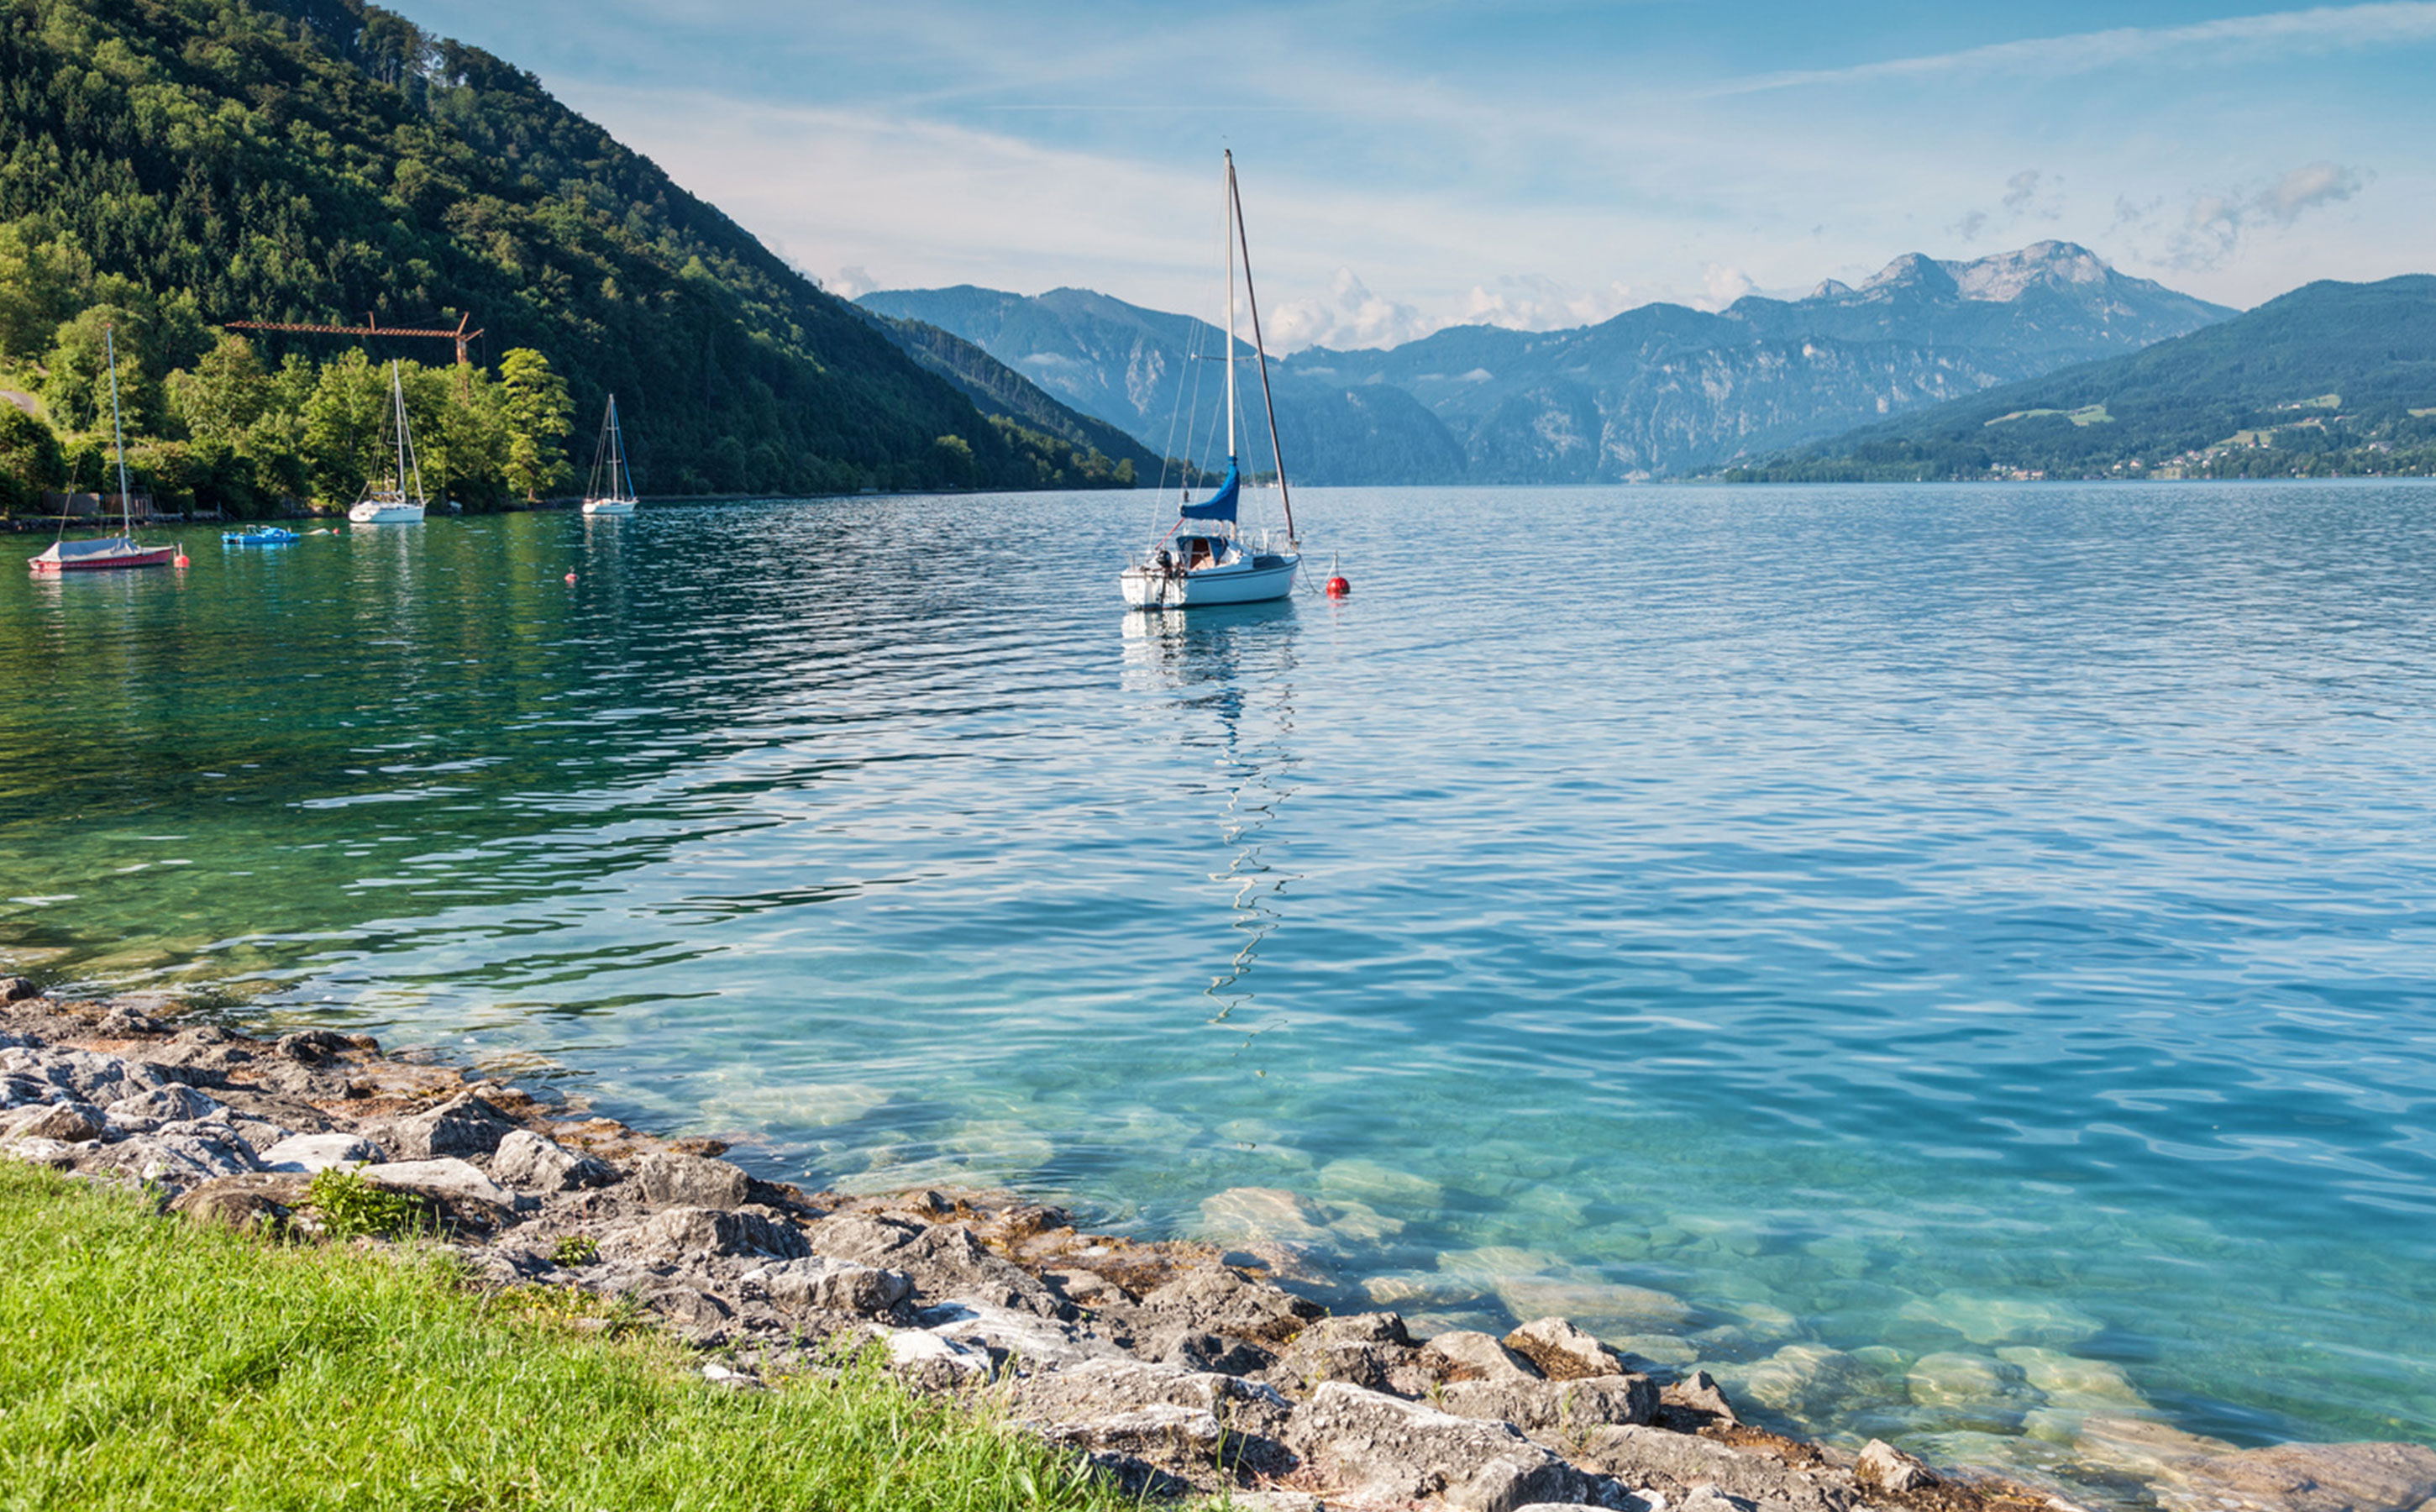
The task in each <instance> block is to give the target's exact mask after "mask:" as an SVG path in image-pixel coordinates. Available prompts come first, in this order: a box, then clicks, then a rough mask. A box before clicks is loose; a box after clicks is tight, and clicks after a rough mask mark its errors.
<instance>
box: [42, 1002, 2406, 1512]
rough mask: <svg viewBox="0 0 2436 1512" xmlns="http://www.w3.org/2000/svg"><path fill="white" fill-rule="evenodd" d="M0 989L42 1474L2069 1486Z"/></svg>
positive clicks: (1188, 1492)
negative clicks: (1804, 1431)
mask: <svg viewBox="0 0 2436 1512" xmlns="http://www.w3.org/2000/svg"><path fill="white" fill-rule="evenodd" d="M0 1004H5V1006H0V1155H6V1156H9V1157H10V1158H9V1159H7V1160H0V1217H4V1218H5V1221H0V1236H5V1238H0V1331H5V1332H6V1333H7V1334H8V1336H9V1337H12V1338H16V1339H19V1340H31V1341H34V1344H35V1347H32V1348H25V1347H20V1348H18V1349H13V1350H10V1351H8V1352H7V1354H6V1356H5V1357H0V1382H5V1389H6V1392H7V1400H8V1401H9V1408H8V1419H9V1426H10V1431H9V1435H8V1438H9V1444H8V1447H7V1448H6V1449H5V1450H0V1464H5V1465H6V1466H7V1467H8V1470H9V1477H10V1484H11V1486H12V1488H13V1490H14V1491H15V1492H16V1493H17V1494H21V1495H26V1496H29V1497H30V1498H31V1501H32V1503H35V1504H70V1503H93V1502H95V1501H96V1499H98V1501H99V1502H100V1503H106V1504H109V1505H113V1506H130V1507H134V1506H169V1505H179V1506H183V1505H188V1504H192V1503H193V1501H194V1500H195V1493H197V1492H198V1491H202V1492H205V1493H207V1495H206V1499H211V1498H213V1497H217V1496H220V1495H224V1493H225V1491H226V1488H227V1487H229V1486H247V1487H249V1488H250V1489H251V1490H252V1491H253V1492H256V1493H258V1494H259V1495H260V1496H261V1497H262V1498H263V1499H264V1500H265V1502H266V1503H277V1504H282V1505H369V1504H377V1505H383V1506H415V1507H421V1506H431V1507H463V1506H500V1507H505V1506H520V1507H521V1506H531V1507H558V1506H566V1507H593V1506H599V1505H618V1506H643V1505H674V1504H683V1505H687V1506H755V1507H758V1506H781V1505H784V1506H806V1505H818V1506H820V1507H823V1508H824V1509H838V1512H853V1509H860V1508H864V1507H870V1508H873V1509H874V1512H877V1509H879V1508H880V1507H883V1506H886V1507H896V1506H905V1507H913V1508H923V1507H932V1506H937V1507H956V1508H972V1509H995V1508H998V1507H1026V1508H1043V1509H1054V1512H1065V1509H1069V1508H1071V1509H1074V1512H1099V1509H1101V1508H1113V1507H1116V1506H1119V1505H1122V1504H1127V1503H1131V1502H1132V1501H1134V1500H1136V1499H1138V1498H1142V1497H1151V1498H1158V1499H1167V1498H1178V1497H1181V1498H1190V1499H1194V1500H1205V1501H1206V1500H1211V1499H1218V1500H1223V1501H1224V1502H1226V1503H1231V1504H1233V1505H1236V1506H1244V1507H1254V1508H1262V1509H1267V1512H1318V1509H1320V1508H1322V1507H1327V1506H1356V1507H1359V1506H1374V1505H1392V1506H1397V1507H1411V1506H1414V1505H1416V1504H1421V1503H1428V1504H1434V1505H1443V1506H1445V1507H1447V1508H1450V1509H1453V1512H1517V1509H1518V1508H1522V1507H1524V1506H1530V1505H1540V1504H1546V1503H1569V1504H1584V1503H1587V1504H1591V1505H1597V1506H1603V1507H1606V1508H1609V1509H1611V1512H1856V1509H1859V1508H1862V1507H1869V1508H1875V1509H1879V1512H2074V1509H2075V1508H2076V1506H2077V1505H2078V1504H2079V1502H2078V1501H2077V1500H2076V1493H2072V1492H2068V1491H2067V1489H2066V1488H2065V1487H2063V1486H2061V1485H2042V1484H2029V1483H2026V1482H2024V1481H2021V1480H2018V1479H2010V1478H2007V1477H2004V1476H2000V1475H1997V1474H1995V1473H1992V1472H1988V1471H1982V1470H1974V1469H1967V1468H1954V1467H1931V1466H1929V1465H1927V1464H1925V1463H1923V1462H1922V1461H1921V1460H1918V1459H1916V1458H1913V1457H1912V1456H1910V1455H1907V1454H1904V1453H1902V1452H1900V1451H1896V1450H1895V1449H1893V1448H1890V1447H1889V1446H1888V1445H1886V1444H1883V1443H1879V1442H1876V1441H1871V1442H1870V1443H1868V1444H1866V1445H1863V1446H1859V1447H1857V1448H1856V1449H1855V1448H1850V1447H1839V1446H1831V1445H1823V1444H1818V1443H1812V1442H1806V1441H1803V1440H1801V1439H1799V1438H1794V1437H1790V1436H1787V1435H1785V1434H1781V1433H1777V1432H1773V1431H1771V1430H1770V1429H1769V1428H1767V1427H1766V1426H1763V1425H1762V1424H1760V1423H1756V1422H1751V1421H1746V1420H1744V1417H1745V1416H1746V1415H1747V1414H1748V1412H1749V1407H1748V1406H1746V1407H1745V1409H1744V1411H1743V1412H1738V1411H1737V1405H1736V1403H1735V1401H1733V1400H1732V1399H1730V1398H1729V1396H1728V1394H1727V1392H1726V1391H1725V1390H1724V1389H1723V1388H1721V1387H1720V1385H1719V1384H1718V1383H1717V1382H1716V1381H1715V1380H1714V1379H1713V1378H1712V1377H1710V1376H1709V1375H1708V1374H1706V1373H1705V1372H1703V1371H1699V1370H1697V1369H1685V1370H1682V1371H1680V1372H1671V1371H1669V1370H1667V1369H1665V1368H1663V1367H1662V1366H1660V1365H1658V1364H1654V1363H1652V1362H1650V1361H1648V1360H1645V1359H1642V1358H1640V1357H1637V1356H1634V1355H1631V1354H1628V1353H1627V1352H1625V1351H1623V1350H1620V1349H1617V1348H1615V1347H1612V1346H1610V1345H1609V1344H1607V1343H1605V1342H1602V1341H1601V1340H1600V1339H1598V1338H1596V1337H1594V1336H1592V1334H1591V1333H1590V1332H1588V1331H1586V1330H1583V1329H1581V1328H1578V1327H1576V1326H1575V1324H1574V1323H1572V1322H1570V1321H1568V1320H1567V1319H1565V1318H1561V1317H1544V1318H1535V1319H1530V1320H1527V1321H1523V1322H1522V1323H1521V1325H1520V1326H1519V1327H1517V1328H1516V1329H1514V1330H1512V1331H1510V1332H1508V1333H1506V1334H1505V1335H1504V1336H1503V1337H1502V1338H1501V1337H1497V1336H1493V1335H1491V1334H1488V1333H1486V1332H1476V1331H1470V1330H1453V1331H1443V1332H1440V1333H1437V1334H1435V1336H1432V1337H1428V1338H1417V1337H1415V1336H1414V1335H1413V1333H1412V1332H1411V1331H1410V1330H1408V1329H1407V1327H1406V1323H1405V1320H1404V1319H1403V1318H1402V1317H1401V1315H1399V1314H1398V1313H1396V1312H1387V1311H1378V1312H1357V1313H1351V1314H1338V1315H1331V1313H1329V1312H1327V1310H1326V1309H1324V1308H1322V1307H1321V1306H1319V1305H1318V1304H1317V1303H1315V1302H1314V1301H1312V1300H1310V1299H1309V1298H1308V1297H1307V1296H1306V1295H1302V1292H1301V1291H1298V1290H1297V1289H1296V1281H1297V1279H1298V1278H1303V1277H1302V1274H1301V1268H1300V1263H1299V1260H1298V1257H1297V1254H1296V1250H1295V1249H1294V1247H1293V1246H1292V1245H1291V1244H1288V1243H1279V1242H1275V1241H1264V1240H1261V1239H1259V1238H1257V1237H1246V1238H1244V1239H1243V1240H1241V1241H1240V1242H1239V1243H1236V1245H1235V1247H1233V1248H1231V1249H1222V1248H1220V1247H1218V1246H1217V1245H1214V1244H1211V1243H1200V1242H1193V1241H1182V1240H1158V1241H1144V1240H1132V1239H1123V1238H1112V1237H1108V1236H1103V1235H1093V1234H1088V1233H1083V1232H1079V1231H1078V1230H1077V1229H1076V1228H1075V1227H1074V1225H1072V1223H1071V1222H1070V1219H1069V1218H1068V1216H1067V1215H1066V1214H1064V1213H1062V1212H1060V1211H1057V1210H1056V1209H1053V1208H1044V1207H1040V1206H1038V1205H1035V1204H1033V1203H1030V1202H1028V1201H1026V1200H1025V1199H1024V1198H1022V1197H1021V1196H1020V1195H1019V1194H1013V1193H1005V1192H969V1191H939V1190H918V1191H909V1192H896V1193H888V1194H880V1195H854V1194H847V1193H842V1192H836V1191H823V1192H806V1191H803V1190H799V1189H797V1188H795V1187H792V1186H786V1185H781V1184H777V1183H773V1182H767V1181H763V1180H760V1179H758V1178H756V1177H754V1176H752V1175H751V1174H749V1173H747V1172H745V1171H744V1170H743V1169H741V1168H740V1167H738V1166H736V1165H733V1164H730V1163H729V1162H727V1161H725V1160H722V1159H721V1158H719V1156H721V1155H722V1154H723V1153H724V1151H725V1149H726V1146H724V1145H723V1144H722V1143H720V1142H719V1141H716V1140H706V1139H664V1138H653V1137H652V1136H650V1135H648V1134H645V1133H642V1132H640V1131H637V1130H635V1129H633V1128H630V1127H628V1126H626V1125H624V1124H621V1123H618V1122H616V1121H612V1120H608V1119H602V1118H593V1117H587V1116H584V1113H583V1109H581V1108H575V1107H568V1106H564V1105H555V1104H547V1103H544V1102H541V1101H538V1100H536V1099H534V1098H533V1097H531V1096H530V1095H528V1094H527V1093H525V1092H522V1091H520V1090H518V1089H516V1088H514V1087H513V1086H500V1085H497V1084H495V1083H490V1082H486V1081H484V1080H482V1079H480V1078H479V1076H474V1075H469V1074H468V1073H466V1072H465V1071H462V1070H461V1069H455V1068H452V1067H449V1066H446V1065H444V1064H439V1063H436V1062H433V1061H430V1060H426V1059H422V1058H417V1057H399V1056H393V1055H387V1054H384V1053H382V1052H381V1051H380V1050H379V1048H378V1047H377V1045H375V1044H374V1042H373V1041H371V1040H370V1039H368V1038H362V1037H351V1036H346V1035H341V1034H335V1033H332V1032H329V1031H326V1030H303V1031H299V1032H294V1033H288V1034H281V1035H278V1036H277V1037H274V1038H257V1037H251V1036H248V1035H245V1034H236V1033H233V1032H232V1031H230V1030H229V1029H227V1028H225V1027H222V1026H220V1025H219V1024H217V1023H215V1022H211V1021H184V1022H181V1021H177V1020H169V1021H163V1020H160V1019H155V1018H154V1017H150V1013H149V1012H148V1011H147V1008H148V1006H151V1007H152V1008H153V1011H160V1010H159V1009H158V1008H157V1005H149V1004H144V1005H139V1003H138V1002H136V1001H134V1000H128V1001H108V1000H100V1001H61V1000H53V999H48V998H45V997H43V996H41V995H40V994H39V992H38V991H37V990H36V989H35V987H34V985H33V984H32V983H31V982H26V980H25V979H23V978H11V979H7V980H6V981H0ZM43 1168H48V1169H47V1170H45V1169H43ZM1273 1195H1279V1196H1281V1195H1283V1194H1273ZM1304 1290H1308V1288H1304ZM1788 1352H1789V1351H1788ZM2032 1352H2034V1353H2042V1354H2044V1351H2032ZM1812 1353H1814V1354H1818V1355H1821V1356H1824V1355H1832V1354H1833V1353H1834V1351H1829V1350H1819V1349H1817V1348H1816V1347H1812ZM1780 1359H1781V1360H1782V1359H1783V1355H1781V1356H1780ZM2075 1365H2078V1366H2080V1367H2082V1368H2083V1369H2084V1371H2086V1370H2087V1369H2089V1368H2092V1367H2093V1363H2091V1362H2072V1361H2066V1360H2064V1358H2063V1357H2062V1356H2057V1357H2056V1358H2055V1360H2054V1361H2052V1362H2048V1363H2047V1368H2049V1369H2050V1370H2057V1371H2062V1370H2068V1369H2069V1368H2071V1367H2072V1366H2075ZM2095 1368H2097V1369H2100V1370H2102V1369H2103V1368H2104V1367H2102V1366H2096V1367H2095ZM1810 1384H1811V1387H1812V1388H1814V1389H1818V1390H1834V1389H1836V1387H1837V1382H1836V1378H1835V1375H1834V1372H1833V1371H1832V1370H1829V1371H1822V1372H1819V1373H1818V1379H1816V1380H1815V1381H1813V1382H1811V1383H1810ZM2099 1384H2100V1385H2101V1386H2102V1384H2103V1383H2102V1382H2100V1383H2099ZM2097 1395H2098V1396H2099V1397H2100V1398H2104V1397H2105V1396H2106V1393H2105V1392H2104V1391H2103V1390H2100V1391H2099V1392H2098V1394H2097ZM2100 1405H2103V1403H2101V1404H2100ZM2079 1427H2080V1434H2081V1443H2082V1449H2083V1451H2084V1452H2085V1453H2086V1454H2088V1455H2089V1456H2090V1457H2091V1458H2092V1459H2093V1460H2097V1459H2099V1458H2105V1459H2106V1460H2107V1464H2106V1467H2105V1474H2104V1476H2103V1477H2102V1480H2103V1481H2104V1486H2105V1489H2106V1491H2107V1492H2108V1494H2107V1495H2106V1496H2105V1497H2104V1498H2102V1500H2106V1501H2112V1502H2114V1503H2116V1504H2120V1505H2125V1506H2148V1505H2153V1506H2157V1507H2160V1508H2163V1509H2164V1512H2420V1509H2421V1508H2422V1507H2423V1505H2424V1504H2425V1503H2427V1502H2429V1501H2430V1500H2431V1499H2436V1451H2431V1450H2429V1449H2427V1448H2426V1447H2423V1446H2417V1445H2408V1444H2350V1445H2312V1444H2292V1445H2281V1446H2274V1447H2270V1448H2263V1449H2249V1450H2242V1449H2236V1448H2235V1447H2234V1446H2232V1445H2230V1444H2225V1443H2221V1442H2219V1441H2216V1440H2210V1439H2202V1438H2198V1437H2195V1436H2194V1435H2190V1434H2184V1433H2181V1432H2179V1431H2177V1430H2175V1429H2174V1428H2173V1427H2171V1426H2170V1425H2169V1424H2168V1423H2166V1422H2165V1421H2163V1420H2162V1419H2160V1418H2159V1417H2158V1416H2156V1415H2154V1414H2153V1413H2150V1412H2148V1411H2146V1410H2144V1409H2143V1408H2142V1407H2140V1406H2138V1405H2136V1398H2135V1399H2132V1401H2131V1402H2129V1403H2127V1402H2125V1401H2123V1400H2122V1399H2119V1398H2117V1399H2114V1400H2113V1402H2112V1410H2111V1411H2096V1410H2093V1411H2090V1412H2089V1413H2087V1414H2086V1415H2085V1416H2084V1417H2083V1418H2082V1419H2081V1421H2080V1425H2079ZM2077 1494H2078V1498H2079V1501H2087V1500H2097V1498H2092V1497H2090V1496H2089V1495H2088V1494H2087V1493H2085V1492H2082V1493H2077Z"/></svg>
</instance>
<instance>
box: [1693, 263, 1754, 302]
mask: <svg viewBox="0 0 2436 1512" xmlns="http://www.w3.org/2000/svg"><path fill="white" fill-rule="evenodd" d="M1700 285H1701V287H1702V288H1704V289H1705V290H1706V291H1707V293H1706V297H1705V298H1701V299H1696V300H1694V301H1693V302H1692V303H1693V304H1695V305H1696V306H1697V307H1698V308H1700V309H1704V310H1721V309H1724V308H1725V307H1726V306H1727V305H1729V304H1732V303H1733V302H1734V301H1736V300H1738V299H1740V298H1742V297H1743V296H1744V295H1745V294H1748V293H1749V292H1750V291H1751V290H1752V289H1755V288H1757V287H1759V286H1758V285H1757V284H1755V283H1753V282H1752V281H1751V276H1750V275H1749V273H1746V272H1744V271H1743V270H1742V269H1739V268H1728V267H1725V266H1723V265H1722V264H1719V263H1711V264H1710V265H1709V266H1708V268H1707V269H1705V270H1704V271H1703V272H1702V273H1701V275H1700Z"/></svg>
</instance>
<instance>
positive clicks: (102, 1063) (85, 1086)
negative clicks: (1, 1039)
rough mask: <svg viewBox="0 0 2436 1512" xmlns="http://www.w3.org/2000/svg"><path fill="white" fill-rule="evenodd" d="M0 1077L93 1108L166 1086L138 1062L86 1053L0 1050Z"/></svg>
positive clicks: (151, 1069)
mask: <svg viewBox="0 0 2436 1512" xmlns="http://www.w3.org/2000/svg"><path fill="white" fill-rule="evenodd" d="M0 1073H8V1074H11V1075H19V1076H24V1077H26V1079H28V1080H30V1081H38V1082H46V1083H48V1084H49V1085H51V1086H55V1087H58V1088H59V1089H60V1090H61V1091H62V1092H65V1093H66V1094H68V1096H69V1097H71V1098H73V1099H75V1100H76V1101H77V1102H79V1103H90V1104H94V1105H96V1106H97V1107H107V1106H108V1105H109V1104H113V1103H115V1102H117V1101H118V1100H119V1099H120V1098H123V1097H133V1096H134V1095H135V1094H137V1093H138V1092H148V1091H150V1090H151V1089H152V1088H154V1087H156V1086H165V1085H166V1083H167V1082H168V1078H167V1077H165V1076H164V1075H162V1074H161V1072H160V1070H159V1069H157V1068H154V1067H152V1066H148V1065H146V1064H145V1063H144V1062H142V1061H131V1060H129V1059H127V1058H126V1057H124V1056H120V1055H102V1054H97V1053H96V1052H95V1051H89V1050H49V1049H30V1048H29V1049H15V1050H0Z"/></svg>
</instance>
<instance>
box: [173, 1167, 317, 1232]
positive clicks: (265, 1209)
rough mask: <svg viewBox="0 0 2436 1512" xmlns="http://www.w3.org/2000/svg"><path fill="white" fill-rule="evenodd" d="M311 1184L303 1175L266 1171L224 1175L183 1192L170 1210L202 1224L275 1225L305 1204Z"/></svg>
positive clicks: (250, 1227) (257, 1226)
mask: <svg viewBox="0 0 2436 1512" xmlns="http://www.w3.org/2000/svg"><path fill="white" fill-rule="evenodd" d="M308 1186H309V1183H307V1182H306V1180H305V1178H304V1177H302V1176H297V1175H287V1174H276V1173H264V1172H255V1173H247V1174H244V1175H236V1176H220V1177H217V1178H216V1179H214V1180H211V1181H206V1182H203V1183H201V1184H200V1185H199V1186H196V1187H194V1188H192V1189H190V1190H187V1191H185V1192H183V1193H182V1194H180V1195H179V1196H178V1197H177V1198H176V1199H175V1200H174V1201H172V1202H171V1203H170V1204H169V1210H170V1211H171V1212H173V1213H178V1214H180V1215H182V1216H183V1217H185V1218H187V1219H189V1220H191V1221H193V1222H195V1223H199V1224H219V1225H223V1226H225V1227H229V1228H245V1229H252V1228H268V1227H273V1226H276V1225H279V1224H282V1223H285V1222H286V1221H287V1218H288V1216H289V1215H290V1214H291V1213H293V1212H294V1211H295V1210H296V1209H297V1208H301V1207H303V1206H304V1205H305V1191H306V1190H307V1189H308Z"/></svg>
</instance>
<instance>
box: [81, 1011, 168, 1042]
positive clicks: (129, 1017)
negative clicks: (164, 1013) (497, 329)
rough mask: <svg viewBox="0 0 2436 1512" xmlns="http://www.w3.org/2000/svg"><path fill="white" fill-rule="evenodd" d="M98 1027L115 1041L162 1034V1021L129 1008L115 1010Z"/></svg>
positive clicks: (102, 1018)
mask: <svg viewBox="0 0 2436 1512" xmlns="http://www.w3.org/2000/svg"><path fill="white" fill-rule="evenodd" d="M96 1027H97V1028H99V1029H100V1031H101V1032H102V1033H103V1034H106V1035H108V1036H109V1037H111V1038H113V1039H133V1038H135V1037H136V1036H137V1035H139V1034H159V1033H160V1032H161V1023H160V1020H158V1019H156V1018H154V1017H152V1016H151V1015H149V1014H147V1013H144V1012H141V1011H140V1010H137V1009H134V1008H127V1007H118V1008H113V1009H112V1010H111V1011H110V1012H108V1013H106V1014H104V1015H102V1016H101V1022H100V1024H99V1025H97V1026H96Z"/></svg>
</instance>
